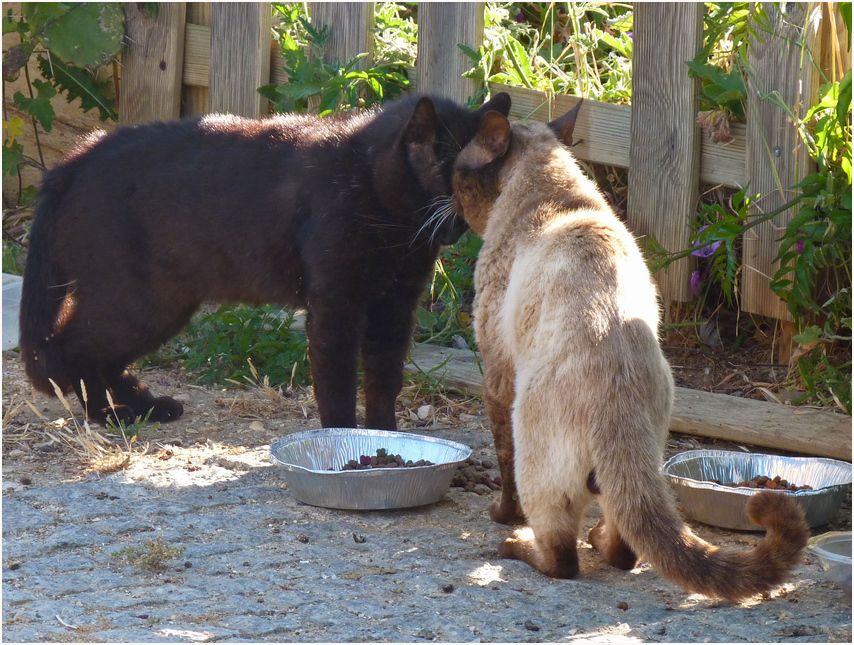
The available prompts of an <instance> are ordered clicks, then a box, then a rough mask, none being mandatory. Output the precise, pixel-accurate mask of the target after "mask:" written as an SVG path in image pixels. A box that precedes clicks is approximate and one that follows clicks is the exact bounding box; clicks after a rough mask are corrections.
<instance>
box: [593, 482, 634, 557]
mask: <svg viewBox="0 0 854 645" xmlns="http://www.w3.org/2000/svg"><path fill="white" fill-rule="evenodd" d="M599 502H600V506H602V507H603V512H604V515H605V517H603V518H602V519H601V520H599V523H598V524H596V526H594V527H593V528H592V529H590V533H588V534H587V539H588V541H589V542H590V544H591V545H593V548H594V549H596V550H597V551H599V553H601V554H602V558H603V559H604V560H605V562H607V563H608V564H610V565H611V566H613V567H617V568H618V569H622V570H623V571H631V570H632V569H634V568H635V567H636V566H637V565H638V562H639V561H640V558H638V556H637V555H636V554H635V552H634V551H632V549H631V547H630V546H629V545H628V544H626V542H625V541H624V540H623V538H622V536H621V535H620V532H619V531H618V530H617V527H616V525H615V524H614V522H613V521H612V520H611V519H610V518H609V517H608V515H609V513H608V511H607V509H606V508H605V506H604V504H602V499H601V498H600V499H599Z"/></svg>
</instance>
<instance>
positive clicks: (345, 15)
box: [311, 2, 375, 69]
mask: <svg viewBox="0 0 854 645" xmlns="http://www.w3.org/2000/svg"><path fill="white" fill-rule="evenodd" d="M374 5H375V3H373V2H312V3H311V23H312V25H314V26H315V27H316V28H318V29H320V28H322V27H324V26H325V27H329V41H328V43H327V45H326V48H325V50H324V53H323V57H324V59H325V60H326V62H327V63H339V64H342V65H343V64H344V63H346V62H348V61H350V60H352V59H353V58H354V57H355V56H357V55H358V54H361V53H364V52H367V53H368V56H366V57H365V58H363V59H362V60H361V61H359V64H358V66H357V69H367V68H368V67H369V66H370V62H371V60H372V59H373V55H374V39H373V37H372V35H371V29H372V28H373V26H374Z"/></svg>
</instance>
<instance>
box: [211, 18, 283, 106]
mask: <svg viewBox="0 0 854 645" xmlns="http://www.w3.org/2000/svg"><path fill="white" fill-rule="evenodd" d="M271 24H272V12H271V8H270V3H269V2H233V3H231V2H225V3H220V2H215V3H212V5H211V68H210V70H211V71H210V73H211V80H210V110H211V112H229V113H231V114H238V115H240V116H246V117H250V118H258V117H259V116H261V115H262V114H265V113H266V112H267V110H268V102H267V99H265V98H264V97H262V96H261V95H260V94H258V88H259V87H261V86H262V85H266V84H267V83H269V82H270V26H271Z"/></svg>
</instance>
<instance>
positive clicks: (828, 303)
mask: <svg viewBox="0 0 854 645" xmlns="http://www.w3.org/2000/svg"><path fill="white" fill-rule="evenodd" d="M768 98H769V100H775V102H777V104H778V105H780V106H781V107H782V108H784V109H786V110H787V111H788V113H789V115H790V117H794V114H792V112H791V110H789V109H788V108H787V107H786V106H785V105H784V104H782V102H781V101H780V100H779V97H774V96H772V97H768ZM818 99H819V100H818V102H817V104H816V105H815V106H814V107H812V108H811V109H810V110H809V111H808V112H807V113H806V115H805V116H804V118H803V119H802V120H799V121H798V130H799V132H800V134H801V137H802V139H803V140H804V143H805V144H806V148H807V150H808V151H809V153H810V156H811V157H812V158H813V160H814V161H815V162H816V165H817V167H818V169H817V171H816V172H814V173H812V174H810V175H809V176H807V177H806V178H804V179H803V180H802V181H801V182H800V183H798V184H797V185H796V186H794V187H792V190H794V191H795V193H796V194H795V197H794V198H792V199H791V200H790V201H789V202H787V203H786V204H784V205H783V206H781V207H779V208H777V209H776V210H774V211H773V212H770V213H766V214H764V215H761V216H755V217H747V207H748V205H749V200H748V199H747V198H746V197H745V193H744V191H740V192H739V193H737V194H736V195H735V196H734V197H733V202H732V209H730V210H727V209H724V208H722V207H719V206H713V207H707V208H704V210H703V212H702V213H701V215H700V218H698V222H697V232H696V234H695V236H694V238H693V240H692V245H691V248H689V249H686V250H684V251H680V252H679V253H674V254H667V253H666V252H664V251H663V249H661V248H660V247H658V246H657V245H656V244H655V242H654V241H653V243H652V245H651V249H652V251H653V255H654V256H657V261H655V262H653V266H652V268H653V270H658V269H660V268H663V267H666V266H667V265H669V264H670V263H671V262H673V261H674V260H676V259H678V258H681V257H685V256H687V255H689V254H695V255H700V256H701V257H704V258H706V259H707V261H709V262H710V264H709V267H710V268H709V275H711V277H712V279H713V280H714V281H717V282H718V283H719V284H720V285H721V286H722V287H723V289H724V293H725V294H726V296H727V298H728V299H730V300H731V299H732V297H733V294H734V293H737V281H736V278H737V273H738V270H739V258H738V254H737V244H738V241H739V239H740V238H742V237H743V235H744V233H745V232H747V231H748V230H750V229H751V228H754V227H755V226H757V225H758V224H760V223H762V222H765V221H768V220H770V219H773V218H774V217H776V216H777V215H779V214H781V213H783V212H786V211H788V210H790V209H791V210H792V211H793V212H794V217H793V218H792V219H791V220H790V221H789V223H788V225H787V226H786V229H785V232H784V233H783V235H782V237H781V238H780V248H779V251H778V254H777V257H776V258H775V261H776V262H779V269H778V270H777V272H776V273H775V275H774V277H773V279H772V280H771V283H770V287H771V290H772V291H773V292H774V293H775V294H776V295H777V296H779V297H780V298H781V299H782V300H783V301H784V302H785V303H786V305H787V307H788V309H789V312H790V313H791V314H792V316H793V317H794V318H795V320H796V321H797V323H798V327H799V331H800V334H799V335H797V336H796V337H795V341H796V342H798V343H799V348H798V352H797V354H796V355H797V357H798V374H799V377H800V382H801V384H802V386H803V388H804V393H803V395H802V396H800V397H798V398H797V399H796V400H795V402H796V403H802V402H804V401H813V402H816V403H819V404H821V405H827V406H832V407H836V408H837V409H840V410H841V411H843V412H845V413H846V414H851V233H852V231H851V175H852V170H851V124H850V107H851V72H850V71H849V72H848V73H847V74H846V75H845V77H844V78H843V79H842V80H841V81H838V82H834V83H827V84H825V85H823V86H822V87H821V89H820V91H819V95H818ZM695 275H696V273H695Z"/></svg>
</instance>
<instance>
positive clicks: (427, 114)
mask: <svg viewBox="0 0 854 645" xmlns="http://www.w3.org/2000/svg"><path fill="white" fill-rule="evenodd" d="M435 138H436V107H435V106H434V105H433V100H432V99H431V98H430V97H429V96H422V97H421V98H420V99H419V100H418V103H416V104H415V110H414V111H413V113H412V117H411V118H410V119H409V123H408V124H407V126H406V136H405V143H407V144H409V143H415V144H424V143H427V144H430V145H431V146H432V145H433V141H434V140H435Z"/></svg>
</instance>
